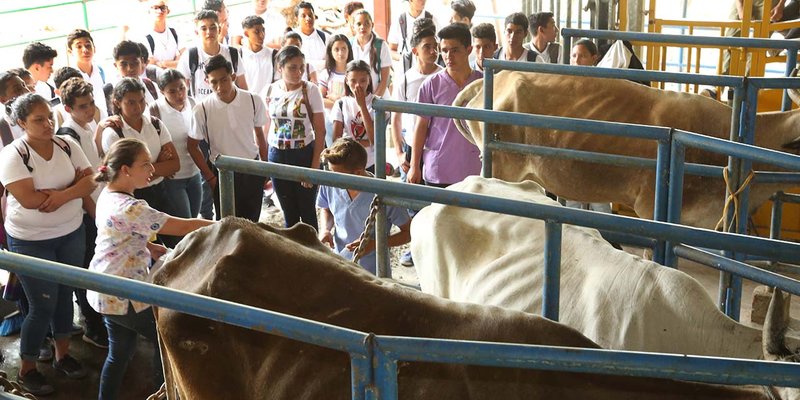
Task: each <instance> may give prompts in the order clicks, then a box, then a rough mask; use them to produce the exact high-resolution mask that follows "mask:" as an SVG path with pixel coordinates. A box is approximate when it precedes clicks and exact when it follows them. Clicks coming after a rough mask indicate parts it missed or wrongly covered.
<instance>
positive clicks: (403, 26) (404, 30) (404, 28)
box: [400, 10, 433, 71]
mask: <svg viewBox="0 0 800 400" xmlns="http://www.w3.org/2000/svg"><path fill="white" fill-rule="evenodd" d="M407 15H408V13H402V14H400V35H401V36H402V37H403V47H402V48H400V52H401V53H405V52H406V50H408V53H411V49H409V48H408V47H407V46H408V44H407V43H408V41H407V40H406V38H407V37H408V21H407V17H406V16H407ZM423 16H424V18H428V19H430V20H433V14H431V13H429V12H428V11H427V10H426V11H425V12H424V13H423ZM406 71H408V70H407V69H406Z"/></svg>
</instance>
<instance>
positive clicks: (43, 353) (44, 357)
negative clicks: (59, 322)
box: [36, 341, 53, 362]
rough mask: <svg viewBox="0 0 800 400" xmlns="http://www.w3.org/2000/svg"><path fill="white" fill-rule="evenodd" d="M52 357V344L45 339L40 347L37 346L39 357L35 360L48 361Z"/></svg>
mask: <svg viewBox="0 0 800 400" xmlns="http://www.w3.org/2000/svg"><path fill="white" fill-rule="evenodd" d="M52 359H53V346H51V345H50V342H49V341H45V343H44V344H43V345H42V347H41V348H39V357H38V358H37V359H36V361H39V362H48V361H50V360H52Z"/></svg>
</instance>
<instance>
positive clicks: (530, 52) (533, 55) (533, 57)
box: [525, 49, 536, 62]
mask: <svg viewBox="0 0 800 400" xmlns="http://www.w3.org/2000/svg"><path fill="white" fill-rule="evenodd" d="M527 50H528V55H527V56H526V57H525V59H526V60H528V61H530V62H536V52H535V51H533V50H530V49H527Z"/></svg>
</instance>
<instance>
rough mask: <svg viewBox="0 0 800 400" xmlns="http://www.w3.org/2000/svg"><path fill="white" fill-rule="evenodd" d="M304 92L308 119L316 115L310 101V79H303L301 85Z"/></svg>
mask: <svg viewBox="0 0 800 400" xmlns="http://www.w3.org/2000/svg"><path fill="white" fill-rule="evenodd" d="M300 87H301V88H302V93H303V104H305V105H306V112H307V113H308V116H309V118H308V120H309V121H310V120H311V117H312V116H313V115H314V110H313V109H312V108H311V103H310V102H309V101H308V81H303V82H302V84H301V86H300Z"/></svg>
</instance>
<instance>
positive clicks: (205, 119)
mask: <svg viewBox="0 0 800 400" xmlns="http://www.w3.org/2000/svg"><path fill="white" fill-rule="evenodd" d="M200 107H203V121H204V122H205V125H204V126H205V127H206V143H208V151H209V154H210V152H211V134H210V133H209V130H208V112H206V105H205V104H204V103H203V102H200ZM209 158H210V157H209Z"/></svg>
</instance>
